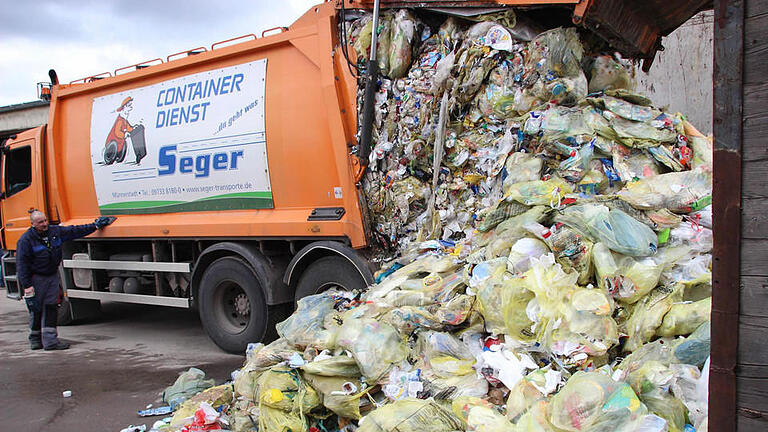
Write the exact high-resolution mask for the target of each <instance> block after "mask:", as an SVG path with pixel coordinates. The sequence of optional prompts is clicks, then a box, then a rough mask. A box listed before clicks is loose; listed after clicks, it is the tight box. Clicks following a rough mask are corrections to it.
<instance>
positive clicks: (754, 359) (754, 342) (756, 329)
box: [738, 315, 768, 383]
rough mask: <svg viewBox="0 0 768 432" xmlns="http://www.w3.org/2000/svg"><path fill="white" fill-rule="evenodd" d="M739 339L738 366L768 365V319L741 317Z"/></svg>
mask: <svg viewBox="0 0 768 432" xmlns="http://www.w3.org/2000/svg"><path fill="white" fill-rule="evenodd" d="M739 339H740V340H742V341H744V342H745V343H741V344H739V357H738V364H743V365H753V366H765V365H768V318H766V317H752V316H745V315H741V316H739ZM766 383H768V381H767V382H766Z"/></svg>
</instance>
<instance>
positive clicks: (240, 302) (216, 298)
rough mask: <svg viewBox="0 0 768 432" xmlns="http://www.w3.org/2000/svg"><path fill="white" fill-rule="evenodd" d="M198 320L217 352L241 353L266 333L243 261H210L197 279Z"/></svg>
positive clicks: (257, 292)
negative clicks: (220, 350)
mask: <svg viewBox="0 0 768 432" xmlns="http://www.w3.org/2000/svg"><path fill="white" fill-rule="evenodd" d="M199 296H200V297H199V300H200V301H199V305H200V320H201V321H202V322H203V327H204V328H205V332H206V333H208V336H209V337H210V338H211V339H212V340H213V341H214V342H215V343H216V345H218V346H219V347H220V348H221V349H223V350H224V351H227V352H231V353H238V354H242V353H243V352H245V348H246V347H247V346H248V343H250V342H259V341H261V340H262V338H263V337H264V335H265V333H266V330H267V322H268V320H269V319H268V310H267V302H266V300H265V298H264V292H263V291H262V287H261V284H260V283H259V280H258V278H257V277H256V274H255V272H254V270H253V269H252V268H251V266H249V265H248V264H247V263H245V262H244V261H243V260H241V259H239V258H236V257H224V258H219V259H218V260H216V261H214V262H213V263H212V264H211V265H210V266H209V267H208V268H207V269H206V270H205V273H204V274H203V277H202V279H201V280H200V294H199Z"/></svg>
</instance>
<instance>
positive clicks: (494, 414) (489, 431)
mask: <svg viewBox="0 0 768 432" xmlns="http://www.w3.org/2000/svg"><path fill="white" fill-rule="evenodd" d="M451 408H452V410H453V413H454V414H455V415H456V416H457V417H459V418H460V419H461V420H462V421H463V422H464V423H466V425H467V427H466V430H467V431H476V432H495V431H502V432H504V431H506V432H515V430H516V429H515V427H514V426H513V425H512V423H510V422H509V420H507V419H506V418H505V417H504V416H503V415H502V414H501V413H499V412H498V411H497V410H496V408H495V406H494V405H493V404H491V403H490V402H488V401H485V400H483V399H480V398H471V397H460V398H456V399H454V400H453V403H452V404H451Z"/></svg>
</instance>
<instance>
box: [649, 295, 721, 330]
mask: <svg viewBox="0 0 768 432" xmlns="http://www.w3.org/2000/svg"><path fill="white" fill-rule="evenodd" d="M711 309H712V297H709V298H705V299H703V300H699V301H696V302H687V303H676V304H673V305H672V307H671V308H670V309H669V312H667V314H666V315H664V320H663V321H662V322H661V326H660V327H659V329H658V330H656V334H657V335H659V336H664V337H672V336H681V335H682V336H684V335H688V334H691V333H693V332H694V330H696V329H697V328H699V326H700V325H702V324H703V323H705V322H707V321H709V318H710V312H711Z"/></svg>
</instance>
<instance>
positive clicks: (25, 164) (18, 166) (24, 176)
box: [5, 146, 32, 197]
mask: <svg viewBox="0 0 768 432" xmlns="http://www.w3.org/2000/svg"><path fill="white" fill-rule="evenodd" d="M30 184H32V148H31V147H30V146H24V147H19V148H16V149H13V150H11V151H9V152H8V153H6V154H5V191H6V193H5V196H6V197H9V196H11V195H14V194H17V193H19V192H21V191H23V190H24V189H26V188H28V187H29V185H30Z"/></svg>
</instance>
